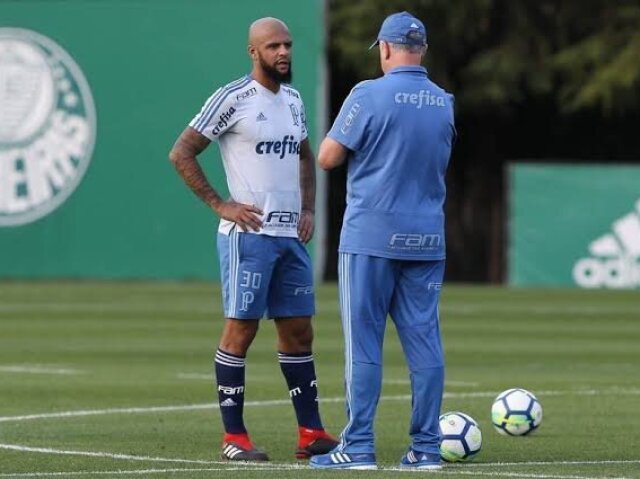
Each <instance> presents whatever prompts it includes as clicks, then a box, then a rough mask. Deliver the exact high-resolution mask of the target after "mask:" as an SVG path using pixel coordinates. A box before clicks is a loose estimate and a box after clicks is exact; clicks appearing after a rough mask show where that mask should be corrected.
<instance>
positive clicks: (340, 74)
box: [326, 0, 640, 281]
mask: <svg viewBox="0 0 640 479" xmlns="http://www.w3.org/2000/svg"><path fill="white" fill-rule="evenodd" d="M401 10H408V11H410V12H411V13H413V14H414V15H416V16H418V17H419V18H421V19H422V20H424V21H425V22H426V25H427V30H428V41H429V51H428V53H427V59H426V63H427V68H428V70H429V74H430V76H431V77H432V78H433V79H434V80H435V81H436V82H437V83H439V84H440V85H441V86H443V87H444V88H445V89H447V90H449V91H451V92H452V93H454V94H455V96H456V110H457V111H456V117H457V127H458V133H459V138H458V143H457V145H456V148H455V150H454V155H453V158H452V163H451V167H450V173H449V178H448V187H449V201H448V204H447V209H448V211H447V214H448V222H449V223H448V237H447V240H448V250H449V260H448V276H449V278H450V279H456V280H464V281H487V280H488V281H500V280H501V279H502V275H503V270H504V265H503V257H504V252H505V251H504V250H505V239H504V236H505V235H504V223H505V220H506V215H505V212H506V208H507V205H505V195H504V189H505V179H504V177H505V175H504V170H505V167H506V166H507V164H508V162H510V161H517V160H521V159H527V160H528V161H539V160H544V161H546V162H551V161H562V162H568V161H598V162H612V161H617V162H620V161H627V162H628V161H635V162H638V161H640V140H639V139H638V135H637V134H636V133H635V129H636V127H635V125H637V124H638V120H640V113H639V112H640V61H639V60H640V3H638V2H629V1H622V0H617V1H616V0H586V1H578V0H564V1H563V0H555V1H552V0H542V1H537V2H531V1H529V0H457V1H456V0H453V1H451V0H448V1H447V0H414V1H408V0H384V1H383V0H368V1H366V2H364V1H361V2H354V1H353V0H330V2H329V22H330V24H329V45H328V49H329V59H330V69H331V92H332V94H331V102H332V107H333V108H332V113H333V116H335V114H337V111H336V108H337V107H339V105H340V104H341V103H342V101H343V99H344V97H345V96H346V95H347V94H348V92H349V90H350V89H351V87H352V86H353V85H354V84H355V83H357V82H358V81H360V80H362V79H365V78H371V77H376V76H379V75H380V74H381V72H380V71H379V67H378V57H377V52H367V47H368V45H369V44H370V43H371V42H372V41H373V40H374V39H375V38H376V35H377V33H378V29H379V27H380V24H381V22H382V20H383V19H384V18H385V17H386V16H387V15H388V14H390V13H393V12H396V11H401ZM344 181H345V172H344V171H338V172H336V173H334V174H332V176H331V177H330V179H329V184H330V192H329V200H328V201H329V211H332V212H335V211H338V212H340V214H335V215H334V216H333V217H332V218H330V225H329V231H330V234H329V237H330V244H329V245H328V247H329V252H330V253H332V252H335V250H336V247H337V241H338V239H337V232H338V231H339V225H340V222H341V221H342V214H341V212H342V211H343V209H344V204H343V203H342V202H343V198H344ZM326 271H327V277H335V256H331V255H329V257H328V261H327V265H326Z"/></svg>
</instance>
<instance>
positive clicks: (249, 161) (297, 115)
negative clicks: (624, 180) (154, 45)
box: [170, 18, 337, 461]
mask: <svg viewBox="0 0 640 479" xmlns="http://www.w3.org/2000/svg"><path fill="white" fill-rule="evenodd" d="M291 47H292V41H291V36H290V34H289V30H288V28H287V26H286V25H285V24H284V23H283V22H282V21H280V20H278V19H275V18H262V19H259V20H256V21H255V22H254V23H253V24H252V25H251V27H250V29H249V46H248V53H249V56H250V57H251V60H252V63H253V68H252V70H251V74H250V75H246V76H243V77H242V78H239V79H238V80H235V81H233V82H231V83H228V84H227V85H225V86H224V87H222V88H219V89H218V90H217V91H216V92H215V93H214V94H213V95H211V97H209V99H208V100H207V102H206V103H205V105H204V106H203V108H202V110H201V111H200V113H199V114H197V115H196V116H195V118H194V119H193V120H192V121H191V122H190V123H189V126H188V127H187V128H186V129H185V130H184V132H183V133H182V134H181V135H180V137H179V138H178V140H177V141H176V143H175V145H174V147H173V149H172V150H171V153H170V159H171V161H172V162H173V164H174V165H175V167H176V169H177V170H178V172H179V173H180V175H181V176H182V178H183V180H184V181H185V183H186V184H187V185H188V186H189V187H190V188H191V190H192V191H193V192H194V193H195V194H196V195H198V197H199V198H200V199H202V201H204V202H205V203H206V204H207V205H208V206H209V207H210V208H211V209H212V210H213V211H214V212H215V213H216V214H217V215H218V216H219V217H220V218H221V221H220V227H219V231H218V254H219V258H220V271H221V275H222V283H223V285H222V286H223V288H222V289H223V301H224V310H225V325H224V329H223V332H222V337H221V339H220V343H219V346H218V350H217V351H216V357H215V370H216V379H217V389H218V400H219V404H220V412H221V415H222V422H223V424H224V429H225V433H224V437H223V441H222V452H221V455H222V457H223V458H224V459H228V460H238V461H266V460H268V456H267V455H266V454H265V453H264V452H263V451H261V450H259V449H257V448H256V447H254V445H253V443H252V441H251V439H250V437H249V434H248V432H247V429H246V427H245V425H244V421H243V404H244V391H245V358H246V354H247V351H248V349H249V346H250V345H251V343H252V341H253V339H254V337H255V335H256V333H257V331H258V324H259V320H260V319H261V318H262V317H263V316H264V315H265V313H266V315H267V317H269V318H272V319H274V320H275V321H274V322H275V325H276V329H277V333H278V359H279V362H280V367H281V369H282V372H283V374H284V376H285V379H286V381H287V384H288V387H289V396H290V397H291V400H292V402H293V406H294V409H295V411H296V417H297V420H298V444H297V446H298V447H297V450H296V457H298V458H300V459H304V458H308V457H310V456H312V455H315V454H323V453H326V452H327V451H329V450H331V449H332V448H333V447H334V446H335V445H336V444H337V441H336V440H335V438H333V437H332V436H330V435H329V434H327V433H326V432H325V431H324V428H323V426H322V422H321V420H320V414H319V410H318V401H317V380H316V375H315V368H314V363H313V356H312V341H313V329H312V326H311V316H312V315H313V314H314V312H315V310H314V290H313V278H312V267H311V260H310V258H309V255H308V253H307V251H306V249H305V247H304V244H303V243H306V242H308V241H309V240H310V239H311V237H312V235H313V230H314V202H315V170H314V168H315V165H314V162H315V159H314V156H313V153H312V152H311V148H310V146H309V140H308V138H307V129H306V124H305V116H304V105H303V102H302V98H301V97H300V94H299V93H298V92H297V91H296V90H295V89H293V88H292V87H291V86H289V85H288V82H289V81H290V80H291ZM211 141H218V144H219V145H220V151H221V153H222V160H223V164H224V169H225V173H226V177H227V185H228V187H229V192H230V196H231V197H230V198H229V199H228V200H226V201H225V200H223V199H222V198H221V197H220V195H219V194H218V193H217V192H216V191H215V190H214V189H213V187H212V186H211V184H210V183H209V182H208V180H207V178H206V177H205V175H204V173H203V171H202V169H201V168H200V166H199V164H198V160H197V155H198V154H200V153H201V152H202V151H203V150H204V149H205V148H206V147H207V146H208V145H209V143H210V142H211Z"/></svg>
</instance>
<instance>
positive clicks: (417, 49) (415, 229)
mask: <svg viewBox="0 0 640 479" xmlns="http://www.w3.org/2000/svg"><path fill="white" fill-rule="evenodd" d="M376 45H377V46H378V47H379V53H380V64H381V67H382V71H383V72H384V76H383V77H381V78H378V79H376V80H368V81H364V82H361V83H359V84H358V85H356V86H355V87H354V88H353V90H352V91H351V93H350V94H349V96H348V97H347V99H346V100H345V102H344V104H343V106H342V109H341V111H340V114H339V115H338V117H337V118H336V120H335V122H334V124H333V127H332V128H331V131H330V132H329V133H328V135H327V137H326V138H325V139H324V141H323V142H322V144H321V145H320V152H319V156H318V161H319V163H320V166H321V167H322V168H323V169H326V170H328V169H331V168H334V167H336V166H338V165H340V164H342V163H343V162H345V161H346V162H347V166H348V176H347V209H346V212H345V215H344V220H343V225H342V233H341V237H340V248H339V268H338V270H339V280H340V308H341V313H342V323H343V329H344V335H345V379H346V400H347V416H348V422H347V425H346V426H345V428H344V430H343V431H342V434H341V442H340V445H339V446H338V447H337V448H336V449H334V450H333V451H331V452H330V453H328V454H324V455H319V456H315V457H313V458H312V459H311V462H310V464H311V466H312V467H316V468H327V469H346V468H349V469H375V468H376V467H377V465H376V458H375V446H374V433H373V423H374V416H375V411H376V407H377V403H378V399H379V397H380V388H381V383H382V343H383V338H384V330H385V322H386V318H387V315H390V316H391V318H392V319H393V321H394V323H395V325H396V329H397V330H398V335H399V337H400V340H401V342H402V347H403V350H404V353H405V357H406V360H407V363H408V366H409V371H410V379H411V393H412V415H411V423H410V430H409V433H410V435H411V445H410V447H409V450H408V451H407V453H406V454H405V455H404V456H403V457H402V459H401V462H400V465H401V466H402V467H407V468H425V469H427V468H428V469H438V468H440V467H441V464H440V454H439V440H440V438H439V432H438V416H439V414H440V405H441V402H442V393H443V387H444V359H443V354H442V345H441V340H440V329H439V317H438V302H439V299H440V290H441V288H442V280H443V275H444V258H445V232H444V212H443V206H444V201H445V173H446V169H447V165H448V162H449V157H450V154H451V148H452V145H453V141H454V138H455V127H454V118H453V96H452V95H450V94H448V93H446V92H445V91H444V90H443V89H442V88H440V87H439V86H438V85H436V84H435V83H433V82H432V81H431V80H429V78H428V76H427V71H426V70H425V68H423V67H422V66H421V65H420V64H421V61H422V57H423V56H424V54H425V52H426V49H427V42H426V30H425V27H424V25H423V24H422V22H421V21H420V20H418V19H417V18H415V17H413V16H412V15H410V14H409V13H407V12H401V13H396V14H393V15H390V16H389V17H387V18H386V19H385V21H384V23H383V24H382V27H381V28H380V32H379V34H378V39H377V41H376V42H375V43H374V44H373V45H372V47H373V46H376Z"/></svg>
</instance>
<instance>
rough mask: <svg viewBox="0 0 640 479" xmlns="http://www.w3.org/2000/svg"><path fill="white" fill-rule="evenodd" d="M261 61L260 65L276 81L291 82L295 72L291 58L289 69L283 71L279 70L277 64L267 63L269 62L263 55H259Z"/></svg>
mask: <svg viewBox="0 0 640 479" xmlns="http://www.w3.org/2000/svg"><path fill="white" fill-rule="evenodd" d="M258 59H259V61H260V67H261V68H262V70H263V71H264V72H265V73H266V74H267V76H268V77H269V78H271V79H272V80H273V81H275V82H276V83H291V79H292V78H293V72H292V70H291V60H289V69H288V70H287V71H286V72H285V73H282V72H280V71H278V69H277V68H276V67H275V66H271V65H267V63H266V62H265V61H264V60H263V58H262V57H261V56H258Z"/></svg>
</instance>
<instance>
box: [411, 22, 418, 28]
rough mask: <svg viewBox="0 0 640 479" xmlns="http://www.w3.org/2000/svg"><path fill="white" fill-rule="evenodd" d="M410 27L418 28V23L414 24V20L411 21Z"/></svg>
mask: <svg viewBox="0 0 640 479" xmlns="http://www.w3.org/2000/svg"><path fill="white" fill-rule="evenodd" d="M411 28H419V27H418V25H416V24H415V22H414V23H412V24H411Z"/></svg>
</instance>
